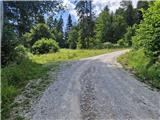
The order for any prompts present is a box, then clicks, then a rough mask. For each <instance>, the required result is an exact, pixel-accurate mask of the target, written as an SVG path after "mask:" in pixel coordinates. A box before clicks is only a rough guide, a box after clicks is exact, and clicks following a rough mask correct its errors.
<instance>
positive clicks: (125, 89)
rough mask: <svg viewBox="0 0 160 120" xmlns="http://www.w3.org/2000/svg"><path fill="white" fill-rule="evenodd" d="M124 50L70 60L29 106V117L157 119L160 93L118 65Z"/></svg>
mask: <svg viewBox="0 0 160 120" xmlns="http://www.w3.org/2000/svg"><path fill="white" fill-rule="evenodd" d="M125 52H126V50H122V51H118V52H112V53H109V54H105V55H100V56H96V57H91V58H87V59H83V60H80V61H76V62H72V63H70V64H71V65H70V66H68V67H65V68H63V69H61V71H60V72H59V75H58V77H57V80H56V81H55V82H54V84H52V85H51V86H50V87H49V88H48V89H46V91H45V92H44V94H43V96H42V97H41V99H40V101H39V102H38V104H36V105H35V106H33V107H34V110H33V118H32V119H33V120H160V94H159V93H158V92H156V91H152V90H150V89H149V88H148V87H147V86H146V85H144V84H143V83H141V82H139V81H137V80H136V79H135V78H134V77H133V75H131V74H130V73H128V72H126V71H125V70H123V69H122V68H121V65H120V64H118V63H117V62H116V57H118V56H119V55H121V54H123V53H125Z"/></svg>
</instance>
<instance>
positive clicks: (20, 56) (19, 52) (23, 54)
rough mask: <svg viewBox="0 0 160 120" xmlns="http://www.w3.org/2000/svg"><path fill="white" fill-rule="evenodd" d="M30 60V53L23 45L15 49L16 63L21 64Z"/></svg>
mask: <svg viewBox="0 0 160 120" xmlns="http://www.w3.org/2000/svg"><path fill="white" fill-rule="evenodd" d="M27 58H28V51H27V48H25V47H24V46H23V45H18V46H16V47H15V61H16V63H17V64H20V63H21V62H22V61H23V60H24V59H27Z"/></svg>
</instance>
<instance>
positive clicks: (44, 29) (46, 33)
mask: <svg viewBox="0 0 160 120" xmlns="http://www.w3.org/2000/svg"><path fill="white" fill-rule="evenodd" d="M41 38H48V39H49V38H51V39H53V38H54V35H53V34H52V33H51V31H50V30H49V28H48V26H47V25H46V24H43V23H39V24H37V25H36V26H34V27H33V28H32V29H31V30H30V32H28V33H26V34H24V35H23V39H24V41H25V44H26V45H27V46H28V47H31V46H32V45H33V44H34V43H35V42H36V41H38V40H40V39H41Z"/></svg>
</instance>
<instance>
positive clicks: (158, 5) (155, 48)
mask: <svg viewBox="0 0 160 120" xmlns="http://www.w3.org/2000/svg"><path fill="white" fill-rule="evenodd" d="M159 13H160V1H155V2H154V3H153V5H152V6H151V7H150V8H148V9H147V11H146V12H145V13H144V14H143V18H144V20H143V21H142V22H141V24H139V26H138V27H139V28H138V29H136V35H135V36H134V37H133V45H134V48H135V49H141V48H143V49H144V52H145V54H146V55H147V56H149V57H150V58H152V60H153V62H155V61H157V58H158V56H160V14H159Z"/></svg>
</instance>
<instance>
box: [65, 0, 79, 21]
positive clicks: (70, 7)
mask: <svg viewBox="0 0 160 120" xmlns="http://www.w3.org/2000/svg"><path fill="white" fill-rule="evenodd" d="M63 5H64V6H65V7H66V9H67V11H68V12H69V13H70V14H71V15H72V16H73V17H74V18H75V19H76V20H78V16H77V13H76V10H75V4H73V2H71V0H63Z"/></svg>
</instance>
